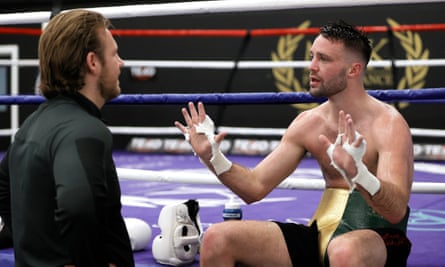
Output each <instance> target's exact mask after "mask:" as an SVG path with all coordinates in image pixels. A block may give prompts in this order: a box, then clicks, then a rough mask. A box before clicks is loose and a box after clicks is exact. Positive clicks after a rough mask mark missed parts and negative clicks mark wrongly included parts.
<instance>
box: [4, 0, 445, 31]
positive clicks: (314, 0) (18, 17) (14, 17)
mask: <svg viewBox="0 0 445 267" xmlns="http://www.w3.org/2000/svg"><path fill="white" fill-rule="evenodd" d="M434 2H443V1H441V0H392V1H388V0H354V1H350V0H343V1H340V0H338V1H332V0H299V1H295V0H275V1H270V0H243V1H239V0H219V1H192V2H176V3H166V4H145V5H123V6H116V7H95V8H88V9H90V10H94V11H98V12H100V13H102V14H103V15H105V16H106V17H108V18H110V19H113V18H135V17H150V16H167V15H186V14H211V13H225V12H232V13H233V12H249V11H273V10H289V9H304V8H327V7H351V6H376V5H390V4H417V3H421V4H426V3H434ZM50 16H51V12H50V11H39V12H23V13H9V14H0V25H11V24H32V23H43V22H47V21H48V20H49V18H50Z"/></svg>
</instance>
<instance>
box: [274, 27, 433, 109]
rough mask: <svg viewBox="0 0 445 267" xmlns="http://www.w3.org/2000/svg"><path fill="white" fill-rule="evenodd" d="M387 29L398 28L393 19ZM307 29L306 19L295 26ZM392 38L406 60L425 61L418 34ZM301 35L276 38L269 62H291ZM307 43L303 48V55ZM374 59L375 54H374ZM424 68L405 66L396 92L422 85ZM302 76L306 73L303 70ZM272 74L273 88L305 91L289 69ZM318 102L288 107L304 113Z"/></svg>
mask: <svg viewBox="0 0 445 267" xmlns="http://www.w3.org/2000/svg"><path fill="white" fill-rule="evenodd" d="M387 22H388V24H389V25H390V26H399V24H398V23H397V22H396V21H395V20H393V19H390V18H389V19H387ZM309 26H310V21H308V20H306V21H304V22H303V23H301V24H300V25H299V26H298V29H306V28H308V27H309ZM394 36H395V37H396V38H397V39H398V40H399V41H400V45H401V46H402V48H403V49H404V51H405V53H406V59H408V60H419V59H428V57H429V50H428V49H423V42H422V39H421V38H420V35H419V34H418V33H413V32H412V31H404V32H394ZM304 37H305V36H304V34H297V35H285V36H282V37H280V38H279V40H278V46H277V50H276V51H273V52H272V53H271V58H272V61H292V60H293V55H294V53H295V51H296V50H297V49H298V46H299V43H300V41H301V40H302V39H303V38H304ZM309 46H310V44H309V43H308V44H307V45H306V53H307V51H308V49H309ZM374 56H375V54H374ZM428 70H429V67H428V66H407V67H406V68H405V76H404V77H403V78H402V79H400V81H399V82H398V84H397V89H399V90H403V89H406V88H410V89H420V88H423V86H424V85H425V77H426V75H427V74H428ZM303 73H307V71H304V70H303ZM272 74H273V76H274V78H275V86H276V87H277V88H278V90H280V91H282V92H307V89H306V88H303V87H302V86H301V83H300V81H299V80H298V79H297V78H295V75H294V69H293V68H286V67H281V68H273V69H272ZM317 105H318V103H300V104H292V106H294V107H295V108H297V109H301V110H306V109H310V108H313V107H315V106H317ZM406 106H408V103H399V108H404V107H406Z"/></svg>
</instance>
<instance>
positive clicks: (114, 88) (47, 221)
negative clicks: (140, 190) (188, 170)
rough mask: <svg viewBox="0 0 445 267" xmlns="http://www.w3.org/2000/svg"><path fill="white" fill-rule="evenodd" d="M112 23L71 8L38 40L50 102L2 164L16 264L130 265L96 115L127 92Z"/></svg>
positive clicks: (1, 193)
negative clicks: (121, 74) (123, 92)
mask: <svg viewBox="0 0 445 267" xmlns="http://www.w3.org/2000/svg"><path fill="white" fill-rule="evenodd" d="M110 26H111V25H110V22H109V20H108V19H106V18H104V17H103V16H102V15H101V14H99V13H96V12H92V11H86V10H71V11H68V12H63V13H60V14H59V15H57V16H55V17H54V18H53V19H51V21H50V22H49V23H48V25H47V27H46V28H45V29H44V31H43V33H42V35H41V37H40V42H39V62H40V72H41V74H40V80H41V84H40V90H41V92H42V94H43V95H44V96H45V98H46V99H47V101H46V102H45V103H43V104H42V105H40V107H39V108H38V109H37V110H36V111H35V112H34V113H33V114H32V115H31V116H30V117H29V118H27V120H26V121H25V122H24V123H23V125H22V126H21V128H20V130H19V131H18V132H17V134H16V136H15V140H14V142H13V143H12V144H11V146H10V148H9V149H8V151H7V153H6V155H5V156H4V158H3V160H2V162H1V164H0V216H1V217H2V219H3V220H4V222H5V228H6V229H7V230H11V231H12V237H13V243H14V253H15V264H16V266H76V267H81V266H87V267H92V266H107V267H108V266H119V267H120V266H123V267H127V266H130V267H131V266H134V259H133V254H132V250H131V246H130V241H129V236H128V232H127V229H126V227H125V223H124V220H123V218H122V215H121V202H120V196H121V192H120V186H119V181H118V177H117V173H116V168H115V165H114V162H113V158H112V136H111V133H110V131H109V130H108V128H107V127H106V125H105V124H104V123H103V122H102V120H101V111H100V110H101V108H102V107H103V105H104V104H105V103H106V102H107V101H108V100H110V99H113V98H115V97H117V96H118V95H119V94H120V92H121V89H120V87H119V80H118V79H119V75H120V69H121V67H122V66H123V61H122V59H121V58H120V57H119V54H118V47H117V44H116V42H115V40H114V38H113V36H112V35H111V33H110V31H109V27H110Z"/></svg>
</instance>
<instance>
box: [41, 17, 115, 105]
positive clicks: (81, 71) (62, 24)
mask: <svg viewBox="0 0 445 267" xmlns="http://www.w3.org/2000/svg"><path fill="white" fill-rule="evenodd" d="M109 27H111V23H110V21H109V20H108V19H106V18H105V17H104V16H103V15H101V14H100V13H97V12H93V11H87V10H81V9H76V10H71V11H67V12H63V13H60V14H58V15H56V16H55V17H54V18H52V19H51V20H50V21H49V23H48V25H47V26H46V27H45V29H44V30H43V32H42V35H41V36H40V40H39V52H38V53H39V64H40V82H41V83H40V90H41V92H42V94H43V95H44V96H45V97H46V98H48V99H50V98H52V97H55V96H57V95H60V94H73V93H75V92H77V91H78V90H79V89H81V88H82V87H83V86H84V79H85V72H86V56H87V54H88V53H89V52H95V53H96V54H97V55H98V57H99V59H100V60H102V61H103V44H102V41H101V36H100V35H99V29H108V28H109Z"/></svg>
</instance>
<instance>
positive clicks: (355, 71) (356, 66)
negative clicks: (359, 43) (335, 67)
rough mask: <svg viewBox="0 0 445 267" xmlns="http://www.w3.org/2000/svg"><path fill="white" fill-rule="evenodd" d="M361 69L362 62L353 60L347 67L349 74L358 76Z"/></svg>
mask: <svg viewBox="0 0 445 267" xmlns="http://www.w3.org/2000/svg"><path fill="white" fill-rule="evenodd" d="M362 69H363V64H361V63H359V62H355V63H352V64H351V67H350V68H349V73H348V74H349V75H353V76H358V75H361V73H362Z"/></svg>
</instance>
